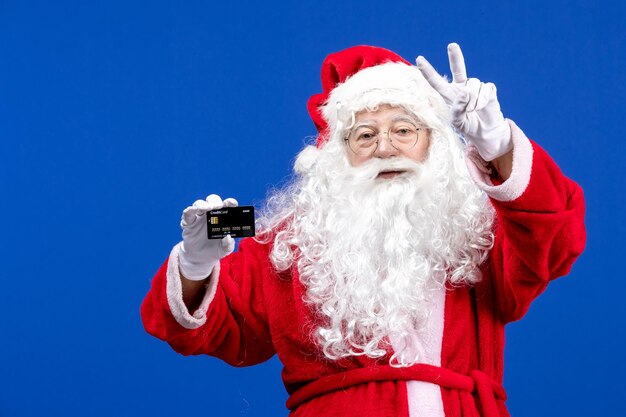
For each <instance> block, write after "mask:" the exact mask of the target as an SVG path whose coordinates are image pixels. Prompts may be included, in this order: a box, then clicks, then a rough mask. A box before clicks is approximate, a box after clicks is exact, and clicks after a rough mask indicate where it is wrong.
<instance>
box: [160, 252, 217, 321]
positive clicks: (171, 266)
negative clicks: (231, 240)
mask: <svg viewBox="0 0 626 417" xmlns="http://www.w3.org/2000/svg"><path fill="white" fill-rule="evenodd" d="M179 252H180V243H179V244H177V245H176V246H174V249H172V252H171V253H170V257H169V262H168V265H167V303H168V305H169V307H170V311H171V312H172V315H173V316H174V318H175V319H176V321H177V322H178V324H180V325H181V326H183V327H184V328H186V329H197V328H198V327H200V326H202V325H203V324H204V323H205V322H206V312H207V310H208V308H209V304H211V301H213V297H215V291H216V290H217V280H218V277H219V275H220V263H219V262H218V263H217V264H216V265H215V266H214V267H213V271H212V272H211V276H210V277H209V282H208V284H207V286H206V293H205V294H204V298H203V299H202V303H200V307H198V309H197V310H196V311H195V312H194V313H193V314H190V313H189V311H188V310H187V306H186V305H185V303H184V302H183V286H182V283H181V281H180V279H181V278H180V272H179V269H178V254H179Z"/></svg>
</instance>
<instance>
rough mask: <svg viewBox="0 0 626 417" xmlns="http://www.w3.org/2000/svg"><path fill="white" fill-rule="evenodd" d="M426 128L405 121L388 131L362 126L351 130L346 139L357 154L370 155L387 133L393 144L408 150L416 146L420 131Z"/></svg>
mask: <svg viewBox="0 0 626 417" xmlns="http://www.w3.org/2000/svg"><path fill="white" fill-rule="evenodd" d="M424 130H426V128H425V127H423V126H415V125H413V124H412V123H408V122H405V121H403V122H401V123H396V124H394V125H392V126H391V127H390V128H389V130H387V131H386V132H378V131H376V130H375V129H373V128H371V127H360V128H358V129H355V130H353V131H351V132H350V133H349V134H348V136H347V137H345V138H344V141H345V142H346V143H347V145H348V147H349V148H350V150H351V151H352V152H354V153H355V154H357V155H359V156H370V155H372V154H373V153H374V152H376V149H378V144H379V142H380V140H381V136H382V135H383V134H385V133H386V134H387V140H388V141H389V143H390V144H391V146H393V147H394V148H396V149H397V150H399V151H408V150H410V149H412V148H413V147H415V145H416V144H417V142H418V140H419V135H420V132H422V131H424Z"/></svg>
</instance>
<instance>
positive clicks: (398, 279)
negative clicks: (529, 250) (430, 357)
mask: <svg viewBox="0 0 626 417" xmlns="http://www.w3.org/2000/svg"><path fill="white" fill-rule="evenodd" d="M329 145H330V146H328V145H327V148H330V149H325V150H323V151H316V152H319V154H317V155H315V164H313V165H312V166H310V167H306V168H305V169H302V167H300V168H301V170H303V171H305V173H304V174H305V175H303V177H302V178H301V179H300V181H298V182H297V183H296V184H294V185H293V186H292V187H291V189H288V190H286V191H284V192H282V193H279V194H277V195H276V196H274V197H273V200H272V202H273V203H274V204H276V205H277V206H278V207H280V208H281V209H279V210H277V208H274V210H273V211H274V213H273V214H274V216H273V217H272V218H271V219H269V218H262V219H260V226H261V228H262V230H263V229H264V230H271V229H273V230H276V229H274V228H273V227H276V226H277V225H280V226H279V229H280V232H278V233H276V234H275V235H274V236H273V237H274V248H273V252H272V260H273V262H274V265H275V266H276V268H277V269H278V270H286V269H288V268H289V267H290V266H291V265H292V264H293V263H294V261H295V262H296V264H297V268H298V272H299V275H300V280H301V281H302V283H303V284H304V285H305V287H306V289H307V292H306V299H305V301H306V302H308V303H309V304H310V305H311V306H312V307H313V308H314V309H315V311H316V313H317V315H318V317H319V318H320V325H319V328H318V332H317V337H318V341H319V343H320V345H321V347H322V349H323V351H324V354H325V355H326V356H327V357H328V358H330V359H338V358H341V357H346V356H352V355H367V356H370V357H373V358H379V357H382V356H384V355H385V354H386V353H387V351H389V350H390V349H389V348H390V345H389V343H390V342H389V337H390V336H393V337H394V338H401V339H403V340H405V345H404V349H400V351H395V352H394V353H393V356H392V358H391V359H392V364H393V363H396V364H398V365H399V366H406V365H410V364H412V363H415V362H417V361H419V359H420V358H418V357H415V356H414V355H406V354H405V353H406V352H416V351H417V349H415V346H411V342H410V340H411V339H410V338H409V337H405V336H408V335H409V334H414V333H415V330H420V329H421V328H422V327H423V326H424V325H425V323H426V322H427V320H428V315H429V308H428V306H429V300H430V295H431V294H432V293H433V291H435V290H437V289H439V290H440V289H441V287H442V286H445V284H446V280H448V281H450V282H451V283H453V284H456V285H460V284H471V283H474V282H476V281H477V280H478V279H480V276H479V273H478V269H477V267H478V265H479V264H480V263H482V262H483V260H484V259H485V257H486V255H487V253H488V250H489V249H490V247H491V244H492V239H493V235H492V233H491V220H492V217H493V212H492V209H491V207H490V206H489V205H488V203H487V201H486V198H485V197H484V195H483V194H482V193H481V192H480V191H478V189H477V188H476V187H475V185H474V184H473V183H472V182H471V180H470V179H469V177H468V176H467V173H466V172H465V173H459V172H456V171H458V170H455V169H454V168H451V167H452V166H454V164H450V163H449V162H446V161H448V160H449V159H450V156H449V154H450V151H449V150H448V149H447V148H446V147H445V146H443V147H442V146H439V148H440V149H438V145H436V144H434V145H431V149H430V156H429V158H428V159H427V161H426V162H425V163H423V164H418V163H416V162H413V161H411V160H408V159H406V158H394V159H392V160H390V159H377V158H373V159H371V160H370V161H368V162H367V163H366V164H364V165H362V166H359V167H356V168H353V167H350V166H348V165H347V163H345V161H344V162H339V161H338V159H337V157H336V155H335V154H336V153H337V149H334V150H333V145H331V144H329ZM341 151H343V149H341ZM342 156H343V155H342ZM344 159H345V156H344ZM301 165H302V164H301ZM457 168H458V166H457ZM384 169H391V170H407V171H409V172H407V173H404V174H401V175H399V176H396V177H394V178H392V179H382V178H377V175H378V173H379V172H381V171H382V170H384ZM272 226H273V227H272Z"/></svg>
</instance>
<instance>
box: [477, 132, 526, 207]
mask: <svg viewBox="0 0 626 417" xmlns="http://www.w3.org/2000/svg"><path fill="white" fill-rule="evenodd" d="M508 122H509V125H510V126H511V141H512V142H513V169H512V171H511V176H510V177H509V179H507V180H506V181H504V182H503V183H502V184H500V185H494V184H493V182H492V181H491V178H489V168H487V165H488V163H487V162H486V161H485V160H484V159H483V158H481V156H480V154H479V153H478V150H477V149H476V148H475V147H474V146H471V145H470V146H469V147H468V151H467V155H466V157H465V162H466V163H467V168H468V170H469V173H470V175H471V176H472V178H473V179H474V181H475V182H476V184H477V185H478V188H480V189H481V190H483V191H484V192H486V193H487V195H488V196H489V197H491V198H493V199H495V200H498V201H513V200H515V199H517V198H519V197H520V196H521V195H522V194H523V193H524V191H526V188H527V187H528V183H529V182H530V173H531V171H532V166H533V147H532V144H531V143H530V140H528V138H527V137H526V135H525V134H524V132H522V130H521V129H520V128H519V127H517V125H516V124H515V123H514V122H513V121H512V120H508Z"/></svg>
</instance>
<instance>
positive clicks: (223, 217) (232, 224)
mask: <svg viewBox="0 0 626 417" xmlns="http://www.w3.org/2000/svg"><path fill="white" fill-rule="evenodd" d="M207 230H208V232H209V233H208V234H209V239H221V238H223V237H224V236H226V235H231V236H232V237H250V236H254V207H253V206H241V207H224V208H222V209H219V210H213V211H209V212H208V213H207Z"/></svg>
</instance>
